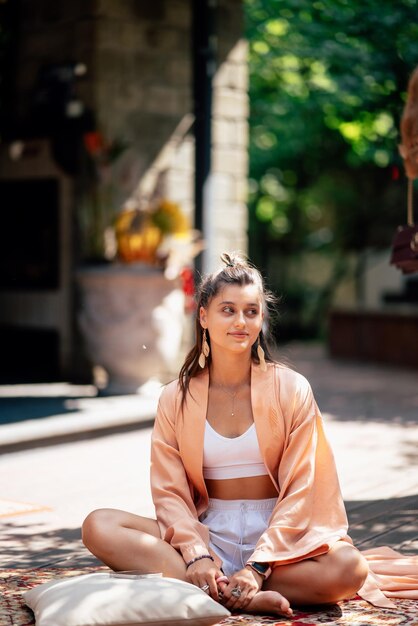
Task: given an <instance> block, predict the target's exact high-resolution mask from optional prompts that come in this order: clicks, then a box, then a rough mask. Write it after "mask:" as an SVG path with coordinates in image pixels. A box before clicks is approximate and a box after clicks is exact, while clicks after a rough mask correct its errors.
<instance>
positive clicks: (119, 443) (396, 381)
mask: <svg viewBox="0 0 418 626" xmlns="http://www.w3.org/2000/svg"><path fill="white" fill-rule="evenodd" d="M280 357H281V358H283V359H284V360H286V361H288V362H290V363H291V364H293V365H294V367H295V368H296V369H297V370H299V371H300V372H302V373H303V374H305V375H306V376H307V377H308V379H309V380H310V382H311V384H312V387H313V389H314V392H315V395H316V398H317V401H318V404H319V406H320V408H321V409H322V412H323V414H324V418H325V422H326V429H327V432H328V435H329V438H330V440H331V443H332V445H333V448H334V451H335V456H336V459H337V466H338V469H339V473H340V480H341V485H342V490H343V495H344V498H345V500H346V502H347V506H348V509H349V511H351V513H350V517H351V520H352V522H353V525H354V526H353V530H354V531H355V533H356V539H357V538H358V540H359V541H362V540H364V541H366V540H367V538H368V537H372V536H375V535H376V533H378V532H379V527H382V525H383V526H384V527H385V529H386V530H387V529H388V528H389V526H388V525H390V523H391V524H392V526H391V527H390V528H392V529H396V528H398V534H397V538H398V539H397V541H396V542H395V543H397V545H400V544H401V543H402V542H400V541H399V536H400V534H399V533H400V530H399V529H400V528H401V527H402V529H403V531H402V533H403V534H402V533H401V534H402V537H403V538H404V539H405V540H406V541H407V543H408V545H409V546H410V547H412V548H413V549H415V548H417V549H418V527H417V521H416V520H417V502H418V372H416V371H412V370H409V371H408V370H405V371H401V370H399V369H389V368H379V367H373V366H366V365H358V364H357V365H356V364H348V363H339V362H334V361H331V360H329V359H328V358H327V357H326V355H325V354H324V352H323V350H322V348H321V347H320V346H307V345H296V344H294V345H291V346H288V347H285V348H284V349H283V350H282V351H281V353H280ZM18 391H20V394H21V395H20V400H19V398H16V397H14V396H12V395H11V394H12V393H16V390H15V391H13V390H12V389H11V388H5V387H0V411H2V420H3V422H7V417H11V415H12V414H11V413H10V411H14V414H13V415H14V417H15V418H18V419H19V420H20V421H19V422H15V423H14V424H13V423H12V424H3V425H0V451H1V444H2V441H3V443H5V442H6V443H7V442H8V443H7V446H9V447H5V448H3V454H2V455H1V456H0V516H1V515H3V516H1V517H0V525H1V527H2V528H1V530H2V532H0V554H1V557H0V566H1V567H29V566H31V567H34V566H39V565H42V564H46V563H48V562H49V561H54V560H55V559H57V558H59V559H62V558H64V557H70V558H71V559H73V561H74V562H76V563H77V566H78V565H79V564H81V563H87V562H91V559H90V557H89V555H88V554H87V552H86V551H85V549H84V548H83V546H82V545H81V542H80V531H79V528H80V525H81V522H82V520H83V518H84V517H85V515H86V514H87V513H88V512H89V511H90V510H92V509H94V508H96V507H102V506H110V507H116V508H124V509H129V510H131V511H134V512H136V513H139V514H141V515H152V512H153V508H152V503H151V498H150V492H149V441H150V433H151V428H150V422H149V418H150V417H151V416H152V413H153V411H154V410H155V405H156V394H155V388H151V389H148V390H144V393H143V394H142V396H138V397H135V396H124V397H120V398H94V397H91V390H88V389H87V388H83V389H77V390H76V389H75V388H73V387H66V388H65V393H64V390H63V389H61V391H60V390H59V389H58V388H57V387H54V386H47V387H42V388H41V387H39V386H36V388H34V389H32V390H31V391H30V394H31V395H30V397H32V398H34V397H35V396H34V394H35V391H36V392H37V394H38V398H39V397H41V398H42V397H43V398H46V400H45V402H44V403H42V402H38V404H37V406H36V407H35V404H36V403H35V402H34V401H32V403H30V402H28V400H27V397H26V400H22V397H23V398H25V393H26V394H27V392H28V390H25V389H23V388H19V389H18ZM22 394H23V395H22ZM42 394H44V395H42ZM45 394H47V395H45ZM48 394H49V395H48ZM54 394H55V395H54ZM60 394H61V395H60ZM81 394H84V397H81ZM13 397H14V400H13ZM51 397H52V398H54V397H55V401H51ZM2 398H3V401H4V400H6V401H4V402H3V403H2ZM57 398H58V399H59V401H57ZM47 400H48V401H47ZM54 402H55V404H54ZM68 403H69V404H68ZM42 404H44V414H46V415H47V417H39V416H38V417H36V416H35V410H37V411H38V412H39V411H40V412H41V414H42V408H41V407H42ZM31 406H32V408H31ZM54 406H55V408H53V407H54ZM63 406H64V408H65V410H63V409H62V407H63ZM7 407H9V408H7ZM10 407H12V408H10ZM25 407H26V408H25ZM2 409H3V410H2ZM5 409H6V412H7V415H6V417H4V416H5ZM25 411H26V413H25ZM54 411H55V413H54ZM26 415H28V416H32V418H33V420H29V421H28V420H24V419H21V418H22V417H23V418H24V417H25V416H26ZM100 416H101V417H100ZM0 421H1V420H0ZM70 423H71V428H70ZM98 428H99V430H97V429H98ZM64 431H65V432H64ZM80 431H81V434H80ZM118 431H119V432H118ZM120 431H122V432H120ZM48 438H49V444H50V445H48V446H40V444H41V443H45V440H46V439H48ZM19 439H21V440H22V441H23V446H22V447H23V448H25V449H20V450H19V445H18V444H19ZM34 441H35V443H33V442H34ZM12 443H13V445H14V448H13V446H11V444H12ZM35 446H36V447H35ZM12 450H14V451H12ZM6 451H8V452H7V453H6ZM25 503H29V505H28V506H27V509H29V510H26V511H25V510H24V508H25ZM32 504H33V509H34V510H33V511H32V512H31V511H30V507H31V506H32ZM370 507H372V509H370ZM373 507H374V508H373ZM37 508H38V509H42V510H37V511H36V510H35V509H37ZM22 509H23V511H22ZM373 511H374V513H373ZM390 511H392V513H390ZM408 511H410V514H409V517H408V516H407V515H408ZM382 512H383V513H382ZM394 513H396V514H397V518H396V520H395V521H393V516H394ZM401 513H402V516H403V517H402V520H401V522H402V523H401V526H399V523H398V522H399V519H400V517H399V516H400V514H401ZM382 515H383V517H382ZM390 515H392V518H391V517H390ZM391 519H392V522H391V521H390V520H391ZM367 520H368V521H367ZM396 524H398V526H396ZM402 524H403V525H402ZM379 525H380V526H379ZM394 536H395V535H393V533H392V537H394Z"/></svg>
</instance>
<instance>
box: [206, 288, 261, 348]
mask: <svg viewBox="0 0 418 626" xmlns="http://www.w3.org/2000/svg"><path fill="white" fill-rule="evenodd" d="M200 323H201V326H202V328H206V329H207V331H208V333H209V336H210V343H211V349H212V351H216V352H217V351H222V350H224V351H229V352H232V353H237V354H241V353H243V352H246V351H249V350H251V346H252V345H253V343H255V341H256V340H257V337H258V335H259V333H260V330H261V327H262V324H263V305H262V299H261V295H260V290H259V288H258V287H257V286H256V285H243V286H240V285H225V286H224V287H223V288H221V289H220V291H219V292H218V294H217V295H216V296H214V297H213V298H212V299H211V301H210V302H209V304H208V306H207V308H204V307H201V308H200Z"/></svg>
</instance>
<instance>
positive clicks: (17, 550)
mask: <svg viewBox="0 0 418 626" xmlns="http://www.w3.org/2000/svg"><path fill="white" fill-rule="evenodd" d="M31 528H32V529H33V532H32V533H31ZM0 550H1V553H2V557H1V565H2V568H13V569H15V568H16V569H17V568H28V569H32V568H35V569H36V568H44V567H51V566H60V567H62V566H67V565H68V566H69V567H85V566H90V565H97V564H100V562H99V561H98V560H97V559H96V558H95V557H94V556H93V555H92V554H90V552H89V551H88V550H87V549H86V548H85V547H84V545H83V543H82V541H81V530H80V528H58V529H50V528H48V530H45V531H42V524H39V523H38V522H37V523H32V524H30V523H29V524H28V523H27V522H24V523H23V522H17V521H10V522H3V523H2V539H0Z"/></svg>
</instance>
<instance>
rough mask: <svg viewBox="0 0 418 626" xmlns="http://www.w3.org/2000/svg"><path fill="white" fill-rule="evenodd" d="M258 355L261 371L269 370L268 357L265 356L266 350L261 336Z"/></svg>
mask: <svg viewBox="0 0 418 626" xmlns="http://www.w3.org/2000/svg"><path fill="white" fill-rule="evenodd" d="M257 356H258V358H259V361H260V369H261V371H262V372H267V364H266V359H265V358H264V350H263V348H262V347H261V343H260V338H259V339H258V346H257Z"/></svg>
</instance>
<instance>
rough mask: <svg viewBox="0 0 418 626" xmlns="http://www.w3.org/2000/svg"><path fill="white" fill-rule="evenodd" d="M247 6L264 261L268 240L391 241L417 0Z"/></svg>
mask: <svg viewBox="0 0 418 626" xmlns="http://www.w3.org/2000/svg"><path fill="white" fill-rule="evenodd" d="M245 8H246V18H247V37H248V40H249V47H250V98H251V116H250V223H251V232H252V234H253V237H252V241H251V246H250V251H251V256H252V257H253V258H254V259H255V260H256V261H257V262H259V263H261V265H263V262H264V261H265V258H263V254H266V250H268V249H269V247H271V245H275V246H280V249H281V250H282V251H284V252H286V251H288V252H291V251H293V250H300V249H301V248H303V249H305V250H306V249H311V250H318V249H322V250H334V251H339V252H344V251H347V250H362V249H363V248H364V247H366V246H388V245H389V243H390V238H391V233H392V231H393V228H394V226H395V225H396V224H397V223H400V222H403V221H404V219H405V218H404V213H403V207H404V205H405V180H404V174H403V168H402V161H401V159H400V157H399V155H398V148H397V144H398V142H399V136H398V135H399V134H398V128H399V119H400V115H401V112H402V108H403V105H404V101H405V92H406V87H407V82H408V77H409V75H410V73H411V71H412V69H413V68H414V67H415V65H416V64H418V6H417V2H416V1H415V0H397V2H393V1H392V0H313V1H312V0H245ZM398 173H399V180H396V179H397V176H398ZM260 243H261V245H260Z"/></svg>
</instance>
